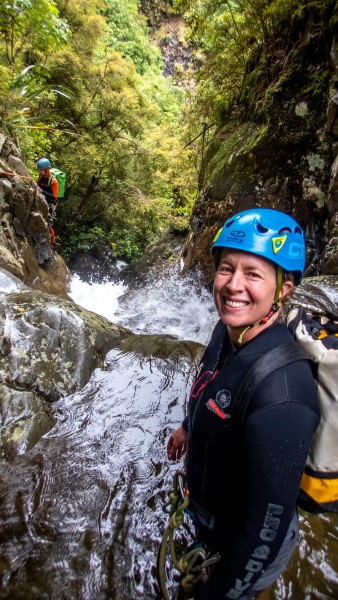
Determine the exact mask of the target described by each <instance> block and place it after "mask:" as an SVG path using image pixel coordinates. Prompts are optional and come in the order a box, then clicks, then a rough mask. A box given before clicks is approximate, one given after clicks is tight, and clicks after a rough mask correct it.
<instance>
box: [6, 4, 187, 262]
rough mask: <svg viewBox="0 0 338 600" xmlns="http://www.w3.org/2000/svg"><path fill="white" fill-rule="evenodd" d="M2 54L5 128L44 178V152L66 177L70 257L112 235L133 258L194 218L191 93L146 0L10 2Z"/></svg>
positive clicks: (64, 214) (65, 234)
mask: <svg viewBox="0 0 338 600" xmlns="http://www.w3.org/2000/svg"><path fill="white" fill-rule="evenodd" d="M164 4H168V3H167V2H164ZM159 10H162V5H161V7H160V6H159ZM9 24H10V27H9ZM0 57H2V59H3V60H2V62H1V63H0V65H1V66H0V75H1V78H0V92H1V98H2V101H1V104H0V117H1V119H2V124H3V127H4V128H7V129H10V130H11V131H12V132H13V134H15V136H16V137H17V138H18V139H19V142H20V145H21V148H22V150H23V153H24V159H25V160H26V163H27V165H28V166H31V167H32V175H33V176H34V177H35V176H36V172H35V171H34V169H33V165H34V156H35V154H36V153H37V154H40V155H43V154H45V155H48V156H49V157H50V158H51V161H52V163H53V165H54V166H57V167H59V168H61V169H62V170H63V171H64V172H65V173H66V175H67V189H66V197H65V199H64V200H63V201H62V202H61V204H60V205H59V207H58V215H57V221H56V224H55V229H56V233H57V235H58V237H59V239H61V248H60V251H61V252H63V253H64V255H65V256H66V257H67V256H70V254H71V253H73V252H74V251H75V249H76V248H79V249H90V248H91V247H93V245H95V243H96V242H97V241H98V240H101V239H102V240H104V241H108V242H109V243H110V244H112V246H113V248H114V251H115V252H116V254H117V255H119V256H124V257H125V258H129V259H134V258H136V257H139V256H140V255H141V254H142V252H143V251H144V248H145V247H146V246H147V245H148V244H149V242H150V241H152V240H153V239H154V237H155V236H156V235H158V234H159V233H160V232H161V230H162V228H164V227H168V226H170V224H171V223H172V226H173V228H174V227H176V228H179V227H181V228H183V227H184V226H185V225H186V223H187V222H188V220H189V217H190V214H191V207H192V201H193V200H192V199H193V197H194V196H193V188H194V185H195V179H194V177H193V175H192V172H191V166H190V163H189V160H188V157H189V153H190V149H187V150H183V149H182V145H181V144H180V143H179V138H178V134H179V130H180V117H181V107H182V104H183V102H184V99H185V95H184V91H183V90H182V89H181V88H178V87H177V86H175V84H174V82H173V81H172V80H171V79H170V78H164V77H163V75H162V67H163V65H162V59H161V55H160V53H159V50H158V49H157V48H156V47H155V46H154V45H153V44H152V43H151V41H150V36H149V31H148V28H147V23H146V19H145V17H144V16H143V15H142V14H141V13H140V11H139V5H138V2H137V0H119V2H117V0H67V2H64V1H63V0H55V2H54V1H53V0H42V1H41V2H39V3H38V2H37V0H17V2H16V3H14V1H13V2H10V1H9V2H8V3H7V4H6V6H2V5H1V8H0ZM33 65H35V66H33ZM64 92H65V93H64ZM69 97H71V101H69ZM175 224H176V225H175Z"/></svg>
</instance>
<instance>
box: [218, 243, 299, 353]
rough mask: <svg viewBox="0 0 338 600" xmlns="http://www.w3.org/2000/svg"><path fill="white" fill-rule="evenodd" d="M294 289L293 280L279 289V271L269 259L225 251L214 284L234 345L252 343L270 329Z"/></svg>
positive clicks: (241, 252) (220, 309) (240, 252)
mask: <svg viewBox="0 0 338 600" xmlns="http://www.w3.org/2000/svg"><path fill="white" fill-rule="evenodd" d="M277 287H278V290H277ZM292 288H293V283H292V281H291V280H290V279H288V280H285V281H283V283H282V284H281V285H279V286H278V285H277V268H276V266H275V265H274V264H273V263H271V261H269V260H268V259H266V258H262V257H258V256H255V255H251V254H248V253H247V252H243V251H241V250H228V249H224V250H223V252H222V255H221V259H220V263H219V266H218V269H217V273H216V277H215V281H214V300H215V305H216V308H217V310H218V314H219V316H220V318H221V319H222V321H223V323H224V324H225V325H227V326H228V333H229V337H230V339H231V341H232V342H233V343H238V342H242V341H243V338H245V341H249V340H250V339H252V338H253V337H254V336H255V335H256V331H258V332H260V331H262V329H264V328H266V327H269V326H270V325H271V324H272V323H273V322H274V321H275V320H276V319H277V318H278V308H279V304H280V302H281V301H282V300H283V298H284V296H287V295H288V294H289V292H290V291H291V289H292ZM276 296H278V297H277V298H276ZM274 306H275V307H276V308H277V310H275V308H272V307H274Z"/></svg>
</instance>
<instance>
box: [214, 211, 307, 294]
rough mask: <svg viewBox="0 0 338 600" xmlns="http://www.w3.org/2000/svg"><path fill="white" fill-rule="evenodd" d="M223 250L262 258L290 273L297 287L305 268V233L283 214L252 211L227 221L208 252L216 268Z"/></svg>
mask: <svg viewBox="0 0 338 600" xmlns="http://www.w3.org/2000/svg"><path fill="white" fill-rule="evenodd" d="M222 248H234V249H235V250H243V251H245V252H251V253H252V254H257V255H258V256H263V257H264V258H268V259H269V260H271V261H272V262H273V263H275V264H276V265H279V266H280V267H282V269H284V270H285V271H288V272H291V273H293V276H294V278H295V284H296V285H298V284H299V283H300V282H301V280H302V277H303V273H304V268H305V240H304V232H303V230H302V228H301V227H300V226H299V225H298V223H297V222H296V221H295V220H294V219H293V218H292V217H289V216H288V215H287V214H285V213H283V212H280V211H278V210H273V209H270V208H253V209H250V210H244V211H243V212H240V213H238V214H236V215H234V216H233V217H230V219H228V220H227V221H226V222H225V223H224V225H223V227H222V229H220V230H219V232H218V233H217V235H216V236H215V239H214V241H213V245H212V248H211V252H212V254H213V255H214V257H215V264H216V266H218V263H219V260H220V250H221V249H222Z"/></svg>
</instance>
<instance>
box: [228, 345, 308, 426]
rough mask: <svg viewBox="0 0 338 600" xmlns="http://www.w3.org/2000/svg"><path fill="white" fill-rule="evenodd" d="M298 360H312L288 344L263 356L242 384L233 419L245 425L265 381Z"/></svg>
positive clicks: (236, 396)
mask: <svg viewBox="0 0 338 600" xmlns="http://www.w3.org/2000/svg"><path fill="white" fill-rule="evenodd" d="M298 360H310V358H309V356H308V354H306V352H304V350H302V349H301V348H300V347H299V346H298V345H297V344H294V343H292V342H287V343H285V344H282V345H280V346H277V347H276V348H273V349H272V350H269V352H267V353H266V354H264V355H263V356H261V357H260V358H259V359H258V360H257V361H256V362H255V363H254V364H253V365H252V367H251V368H250V369H249V371H248V372H247V374H246V375H245V377H244V379H243V380H242V382H241V383H240V385H239V387H238V390H237V392H236V395H235V398H234V402H233V419H234V420H235V421H236V422H237V423H238V424H239V425H243V422H244V419H245V415H246V412H247V409H248V406H249V402H250V400H251V398H252V396H253V395H254V393H255V391H256V389H257V387H258V386H259V384H260V383H262V381H264V379H265V378H266V377H267V376H268V375H270V373H273V371H277V369H281V368H282V367H285V366H286V365H289V364H291V363H294V362H296V361H298Z"/></svg>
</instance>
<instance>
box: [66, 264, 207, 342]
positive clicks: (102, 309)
mask: <svg viewBox="0 0 338 600" xmlns="http://www.w3.org/2000/svg"><path fill="white" fill-rule="evenodd" d="M69 295H70V296H71V298H72V299H73V300H74V301H75V302H76V303H77V304H79V305H80V306H82V307H83V308H86V309H88V310H91V311H93V312H96V313H98V314H100V315H102V316H104V317H106V318H107V319H109V320H110V321H112V322H113V323H116V324H117V325H122V326H124V327H127V328H128V329H131V330H132V331H133V333H150V334H167V335H172V336H175V337H176V338H177V339H180V340H183V339H185V340H190V341H197V342H201V343H206V342H207V340H208V339H209V337H210V332H211V331H212V327H213V325H214V324H215V322H216V321H217V314H216V309H215V307H214V303H213V299H212V295H211V294H210V292H209V291H208V290H207V289H206V288H205V287H203V285H202V284H201V279H200V277H199V275H198V274H194V275H190V276H186V277H181V276H180V275H179V274H178V272H177V271H173V272H172V273H170V274H169V275H167V276H165V277H161V278H159V279H157V280H153V279H152V280H150V281H148V282H147V283H146V284H145V285H144V286H143V287H142V288H139V289H137V290H130V289H128V286H127V285H126V284H125V283H123V281H122V280H121V281H118V282H111V281H106V282H105V281H103V282H102V283H85V282H83V281H81V279H80V278H79V277H78V276H77V275H74V276H73V278H72V280H71V289H70V294H69Z"/></svg>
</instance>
